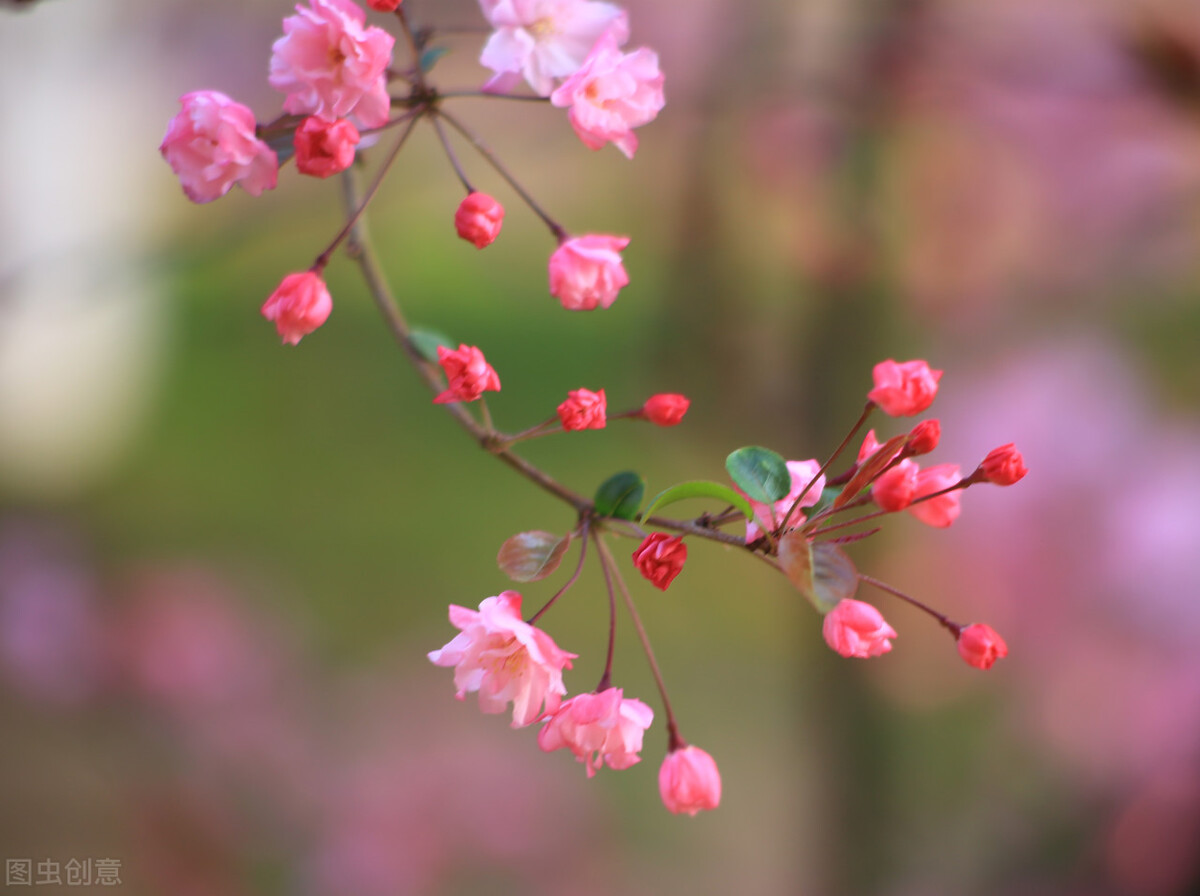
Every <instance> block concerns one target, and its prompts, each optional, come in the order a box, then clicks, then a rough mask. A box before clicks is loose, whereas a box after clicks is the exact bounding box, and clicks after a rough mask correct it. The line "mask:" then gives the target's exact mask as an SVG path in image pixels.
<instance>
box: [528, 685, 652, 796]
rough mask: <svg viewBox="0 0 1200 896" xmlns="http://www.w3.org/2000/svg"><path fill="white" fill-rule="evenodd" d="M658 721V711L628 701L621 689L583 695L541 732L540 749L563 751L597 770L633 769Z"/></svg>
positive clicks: (564, 706)
mask: <svg viewBox="0 0 1200 896" xmlns="http://www.w3.org/2000/svg"><path fill="white" fill-rule="evenodd" d="M653 721H654V710H652V709H651V708H650V707H649V706H647V705H646V704H645V703H643V702H642V701H641V700H633V699H628V700H627V699H625V698H624V694H623V692H622V691H621V689H620V688H607V689H606V690H603V691H601V692H600V693H599V694H579V695H578V696H576V697H572V698H571V699H570V700H567V701H566V702H564V703H563V704H562V706H560V707H559V708H558V710H557V711H556V712H555V713H554V715H552V716H551V717H550V719H549V720H548V721H547V722H546V725H545V727H543V728H542V730H541V731H539V732H538V746H539V747H541V748H542V749H543V750H545V751H546V752H547V753H549V752H550V751H552V750H559V749H562V748H563V747H566V748H567V749H569V750H570V751H571V752H572V753H574V754H575V758H576V759H577V760H578V761H579V762H582V763H584V764H585V765H586V766H587V775H588V777H589V778H590V777H592V775H594V774H596V769H598V768H601V767H602V766H604V765H607V766H608V767H609V768H612V769H622V768H629V766H631V765H634V764H635V763H637V762H640V761H641V758H642V757H641V756H639V755H638V752H639V751H640V750H641V749H642V735H643V734H644V733H645V731H646V729H647V728H649V727H650V723H651V722H653Z"/></svg>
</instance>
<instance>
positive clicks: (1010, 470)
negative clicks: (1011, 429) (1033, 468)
mask: <svg viewBox="0 0 1200 896" xmlns="http://www.w3.org/2000/svg"><path fill="white" fill-rule="evenodd" d="M979 469H980V470H982V471H983V476H984V478H985V479H986V480H987V481H988V482H992V483H995V484H996V485H1012V484H1013V483H1014V482H1020V481H1021V480H1022V479H1023V478H1025V474H1026V473H1028V472H1029V470H1028V469H1027V468H1026V466H1025V459H1024V458H1023V457H1021V452H1020V451H1018V450H1017V446H1016V445H1014V444H1013V443H1012V442H1009V443H1008V444H1007V445H1001V446H1000V447H999V448H993V449H992V450H991V451H989V452H988V456H987V457H985V458H984V459H983V463H981V464H980V465H979Z"/></svg>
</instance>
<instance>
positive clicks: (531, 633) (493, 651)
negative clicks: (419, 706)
mask: <svg viewBox="0 0 1200 896" xmlns="http://www.w3.org/2000/svg"><path fill="white" fill-rule="evenodd" d="M450 622H451V623H452V624H453V625H454V627H455V628H457V629H459V630H460V632H461V633H460V634H458V635H455V636H454V638H453V639H452V640H451V641H450V642H449V643H448V644H447V645H446V646H445V647H443V648H442V649H441V650H432V651H430V652H429V654H428V656H429V659H430V660H431V661H432V662H433V663H434V665H437V666H453V667H454V685H455V687H457V688H458V693H457V694H456V695H455V696H456V697H457V698H458V699H459V700H463V699H465V698H466V695H467V693H468V692H470V691H478V692H479V708H480V709H481V710H483V711H484V712H488V713H497V712H504V710H505V707H506V706H507V705H508V703H509V702H511V703H512V705H513V720H512V727H514V728H522V727H524V726H526V725H529V724H532V723H533V722H536V721H537V720H538V719H539V718H541V716H542V715H543V709H542V707H543V704H544V706H545V710H544V711H545V712H547V713H552V712H554V711H555V710H557V709H558V708H559V704H560V703H561V702H562V697H563V695H564V694H566V692H567V689H566V686H565V685H563V680H562V671H563V669H570V668H571V660H573V659H575V658H576V657H577V656H578V654H574V653H567V652H566V651H565V650H562V649H560V648H559V647H558V645H557V644H555V643H554V641H553V639H551V637H550V636H549V635H548V634H546V633H545V632H544V631H542V630H541V629H539V628H535V627H534V626H532V625H529V624H528V623H527V622H524V621H523V620H522V619H521V595H520V594H518V593H517V592H515V591H505V592H503V593H502V594H500V595H497V596H496V597H488V598H485V599H484V601H483V603H481V604H480V605H479V611H478V612H476V611H475V610H468V609H467V608H466V607H459V606H455V605H453V604H451V606H450Z"/></svg>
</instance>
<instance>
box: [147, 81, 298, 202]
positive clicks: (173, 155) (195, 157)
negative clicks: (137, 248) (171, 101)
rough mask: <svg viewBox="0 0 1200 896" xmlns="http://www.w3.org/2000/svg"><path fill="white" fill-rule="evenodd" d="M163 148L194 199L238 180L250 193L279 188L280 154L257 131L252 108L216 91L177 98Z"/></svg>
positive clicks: (219, 192)
mask: <svg viewBox="0 0 1200 896" xmlns="http://www.w3.org/2000/svg"><path fill="white" fill-rule="evenodd" d="M179 104H180V105H181V106H182V107H183V108H182V109H180V111H179V112H178V113H177V114H176V115H175V117H174V118H172V119H171V123H170V124H168V125H167V134H166V136H165V137H163V142H162V145H161V146H160V147H159V152H161V153H162V155H163V158H164V159H166V160H167V164H168V165H170V166H171V170H172V171H174V172H175V174H176V175H178V177H179V182H180V184H182V186H183V192H184V193H186V194H187V197H188V199H190V200H192V202H212V201H213V200H214V199H217V198H219V197H221V196H224V195H225V194H226V193H228V192H229V190H230V189H231V188H232V187H233V185H234V184H235V183H240V184H241V185H242V189H243V190H245V191H246V192H247V193H249V194H250V195H251V196H257V195H259V194H260V193H262V191H263V190H271V189H274V188H275V181H276V178H277V176H278V174H279V159H278V157H277V156H276V155H275V151H274V150H273V149H271V147H269V146H267V144H265V143H264V142H263V141H261V140H259V139H258V138H257V137H256V136H255V133H254V132H255V127H256V123H255V121H254V113H253V112H251V111H250V109H249V108H247V107H246V106H243V105H242V104H241V103H236V102H234V101H233V100H231V99H230V98H229V97H227V96H226V95H225V94H223V93H219V92H218V91H216V90H197V91H194V92H192V93H185V94H184V95H183V96H181V97H180V98H179Z"/></svg>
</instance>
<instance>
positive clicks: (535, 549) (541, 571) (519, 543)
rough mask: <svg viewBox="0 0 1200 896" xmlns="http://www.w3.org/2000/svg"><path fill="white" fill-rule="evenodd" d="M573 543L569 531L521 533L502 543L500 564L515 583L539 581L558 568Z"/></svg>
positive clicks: (497, 556) (497, 558)
mask: <svg viewBox="0 0 1200 896" xmlns="http://www.w3.org/2000/svg"><path fill="white" fill-rule="evenodd" d="M570 543H571V533H569V532H568V533H567V534H566V535H555V534H554V533H553V532H539V531H536V530H535V531H533V532H518V533H517V534H516V535H514V536H512V538H510V539H508V541H506V542H504V544H502V545H501V546H500V553H498V554H497V555H496V563H498V564H499V565H500V569H501V570H503V571H504V573H505V574H506V575H507V576H508V577H509V578H510V579H512V580H513V581H514V582H536V581H538V580H539V579H544V578H546V576H548V575H550V574H551V573H552V572H554V570H556V569H558V564H559V563H561V562H562V558H563V554H565V553H566V552H567V546H568V545H570Z"/></svg>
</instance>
